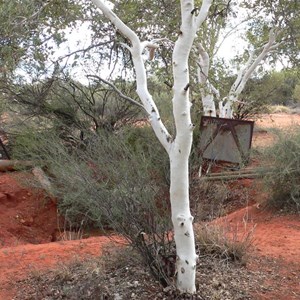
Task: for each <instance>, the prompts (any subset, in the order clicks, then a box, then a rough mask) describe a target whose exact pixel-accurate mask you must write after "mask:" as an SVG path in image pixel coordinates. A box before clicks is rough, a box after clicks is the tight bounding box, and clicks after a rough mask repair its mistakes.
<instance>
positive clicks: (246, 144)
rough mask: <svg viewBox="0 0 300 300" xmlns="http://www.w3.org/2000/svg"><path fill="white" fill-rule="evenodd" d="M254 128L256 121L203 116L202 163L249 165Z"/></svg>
mask: <svg viewBox="0 0 300 300" xmlns="http://www.w3.org/2000/svg"><path fill="white" fill-rule="evenodd" d="M253 127H254V121H245V120H236V119H226V118H216V117H208V116H203V117H202V118H201V123H200V131H201V136H200V146H199V157H200V159H201V161H202V160H203V159H207V160H213V161H225V162H230V163H238V164H241V163H247V162H248V160H249V154H250V153H249V150H250V149H251V144H252V135H253ZM230 147H231V148H230ZM229 148H230V149H229Z"/></svg>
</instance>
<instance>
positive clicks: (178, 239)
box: [92, 0, 212, 293]
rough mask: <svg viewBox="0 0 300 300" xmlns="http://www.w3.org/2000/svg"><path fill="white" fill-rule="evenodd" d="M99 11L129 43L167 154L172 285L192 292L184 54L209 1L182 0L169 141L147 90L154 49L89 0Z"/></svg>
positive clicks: (189, 129) (145, 100) (189, 132)
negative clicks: (148, 60)
mask: <svg viewBox="0 0 300 300" xmlns="http://www.w3.org/2000/svg"><path fill="white" fill-rule="evenodd" d="M92 1H93V2H94V3H95V5H96V6H97V7H98V8H100V9H101V10H102V12H103V13H104V15H105V16H106V17H107V18H109V19H110V21H111V22H112V23H113V24H114V25H115V26H116V27H117V28H118V30H119V31H120V32H121V33H122V34H123V35H125V36H126V37H127V38H128V39H129V40H130V41H131V44H132V45H131V47H129V46H126V47H127V48H128V50H129V51H130V52H131V54H132V59H133V63H134V68H135V72H136V82H137V93H138V95H139V97H140V99H141V102H142V104H143V106H144V108H145V110H146V111H147V113H148V115H149V119H150V122H151V125H152V128H153V130H154V132H155V134H156V136H157V137H158V139H159V141H160V142H161V144H162V145H163V146H164V148H165V149H166V151H167V152H168V155H169V158H170V169H171V184H170V199H171V211H172V222H173V226H174V237H175V243H176V252H177V262H176V266H177V288H178V289H179V290H180V291H181V292H188V293H194V292H195V291H196V287H195V277H196V260H197V255H196V251H195V238H194V232H193V225H192V223H193V217H192V216H191V213H190V205H189V168H188V160H189V155H190V151H191V146H192V135H193V133H192V132H193V127H194V126H193V124H192V122H191V115H190V107H191V103H190V101H189V66H188V57H189V54H190V51H191V48H192V44H193V41H194V38H195V35H196V32H197V30H198V28H199V26H200V25H201V24H202V22H203V21H204V20H205V18H206V16H207V14H208V10H209V8H210V5H211V2H212V0H204V1H203V2H202V6H201V9H200V11H199V10H198V9H195V7H194V1H192V0H181V1H180V3H181V27H180V33H179V37H178V40H177V41H176V43H175V47H174V51H173V62H172V64H173V76H174V86H173V92H174V96H173V100H172V101H173V114H174V120H175V126H176V137H175V139H173V138H172V137H171V136H170V134H169V133H168V131H167V129H166V128H165V126H164V125H163V123H162V122H161V119H160V116H159V113H158V110H157V107H156V105H155V103H154V101H153V99H152V96H151V95H150V93H149V91H148V88H147V78H146V70H145V66H144V62H143V57H142V53H143V51H144V49H145V47H148V48H150V49H153V48H157V47H158V45H156V44H155V43H153V42H141V41H140V40H139V38H138V36H137V35H136V34H135V33H134V32H133V31H132V30H131V29H130V28H128V27H127V26H126V25H125V24H124V23H123V22H122V21H121V20H120V19H119V18H118V17H117V16H116V15H115V14H114V13H113V12H112V11H111V10H110V9H109V8H108V6H107V5H106V4H105V3H104V1H102V0H92Z"/></svg>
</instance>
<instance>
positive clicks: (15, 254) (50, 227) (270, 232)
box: [0, 114, 300, 300]
mask: <svg viewBox="0 0 300 300" xmlns="http://www.w3.org/2000/svg"><path fill="white" fill-rule="evenodd" d="M295 122H297V123H298V124H300V115H292V116H288V115H282V114H280V115H279V114H277V115H272V116H271V117H264V118H263V119H262V120H261V121H258V125H259V126H260V127H263V128H269V127H271V126H270V125H274V123H275V124H276V126H277V127H278V126H279V127H280V126H283V127H286V126H289V125H293V124H294V123H295ZM274 126H275V125H274ZM265 131H266V132H265ZM265 131H263V132H260V131H257V132H256V133H255V134H254V144H255V143H256V145H257V144H259V145H260V146H261V145H263V144H264V143H267V142H266V141H268V140H267V139H266V136H268V132H267V130H265ZM15 174H17V175H15ZM16 176H21V177H23V178H24V177H27V176H29V175H28V174H24V173H16V172H14V173H9V174H6V173H2V174H0V211H1V218H0V300H10V299H13V296H14V292H15V290H14V285H13V282H15V281H17V280H21V279H24V278H26V277H27V276H28V275H29V274H30V273H31V272H36V271H43V270H47V269H49V268H53V267H55V266H57V265H59V264H61V263H62V262H68V261H71V260H74V259H76V258H80V259H82V258H85V257H88V256H94V255H99V254H101V251H102V250H103V249H104V247H107V246H108V247H110V246H111V244H110V243H111V239H109V238H107V237H92V238H88V239H84V240H76V241H56V242H51V241H52V240H54V239H55V233H56V232H57V210H56V204H55V201H54V200H53V199H51V198H49V197H46V196H45V195H44V193H43V192H42V191H32V190H28V189H26V188H24V187H22V186H20V184H19V180H17V178H16ZM253 195H254V197H255V198H256V199H251V200H252V201H251V203H253V202H254V201H255V200H259V201H257V202H258V203H260V202H261V201H260V200H261V199H259V197H260V194H258V193H253ZM224 220H225V222H226V224H229V225H230V227H232V228H234V227H237V228H239V232H245V230H246V231H247V230H249V229H250V230H251V229H252V228H253V227H255V229H254V233H253V235H254V241H255V250H254V252H253V254H252V255H255V257H256V260H253V263H252V262H251V260H250V263H249V266H248V267H249V268H252V269H254V270H259V269H260V268H262V267H264V268H268V267H269V266H270V280H269V283H268V284H269V286H272V284H273V285H277V288H276V289H275V290H272V289H271V290H269V291H266V293H264V294H256V295H253V297H254V299H258V300H261V299H268V300H272V299H274V300H281V299H282V300H283V299H285V300H293V299H295V300H296V299H300V218H299V215H298V216H296V215H278V214H274V213H271V212H266V211H264V210H262V209H261V208H259V207H257V205H253V206H250V207H247V208H243V209H241V210H238V211H236V212H234V213H232V214H230V215H228V216H226V217H225V218H223V219H222V221H224ZM218 222H221V220H219V221H218ZM271 266H272V267H271ZM274 270H276V274H271V273H272V272H273V273H274ZM271 275H272V276H271ZM275 275H278V276H279V279H278V277H276V276H275ZM274 276H275V277H276V278H277V279H276V280H275V279H274Z"/></svg>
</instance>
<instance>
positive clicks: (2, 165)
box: [0, 160, 34, 172]
mask: <svg viewBox="0 0 300 300" xmlns="http://www.w3.org/2000/svg"><path fill="white" fill-rule="evenodd" d="M33 167H34V164H33V162H32V161H27V160H0V172H8V171H17V170H20V169H29V168H33Z"/></svg>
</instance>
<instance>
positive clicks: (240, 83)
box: [219, 29, 279, 118]
mask: <svg viewBox="0 0 300 300" xmlns="http://www.w3.org/2000/svg"><path fill="white" fill-rule="evenodd" d="M278 33H279V32H278V31H276V30H274V29H272V30H271V31H270V33H269V40H268V42H267V43H266V44H265V45H264V46H263V48H262V51H261V52H260V54H259V55H258V56H257V57H256V58H255V59H254V52H252V53H250V55H249V59H248V61H247V63H246V65H245V67H244V68H242V69H241V70H240V72H239V73H238V75H237V78H236V80H235V82H234V83H233V85H232V86H231V89H230V91H229V94H228V97H227V99H224V100H223V101H222V102H220V107H219V109H220V117H223V118H232V117H233V112H234V107H233V106H234V103H235V102H237V100H238V97H239V96H240V94H241V93H242V91H243V90H244V88H245V85H246V83H247V82H248V80H249V79H250V77H251V75H252V74H253V72H254V71H255V69H256V68H257V66H258V65H259V64H260V63H261V62H262V60H264V59H265V58H266V56H267V54H268V53H269V52H270V51H272V50H274V49H276V48H277V47H278V46H279V43H276V38H277V36H278Z"/></svg>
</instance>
